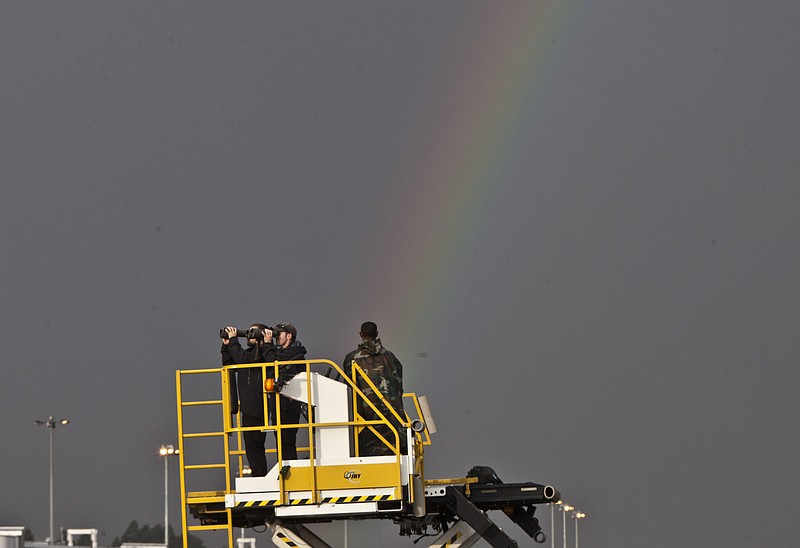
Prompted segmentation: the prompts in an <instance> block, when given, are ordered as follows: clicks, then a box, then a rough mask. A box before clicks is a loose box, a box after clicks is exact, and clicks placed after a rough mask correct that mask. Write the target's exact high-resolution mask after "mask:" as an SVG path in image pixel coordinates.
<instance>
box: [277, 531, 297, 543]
mask: <svg viewBox="0 0 800 548" xmlns="http://www.w3.org/2000/svg"><path fill="white" fill-rule="evenodd" d="M275 536H277V537H278V539H280V540H282V541H283V543H284V544H285V545H286V546H297V545H298V544H297V543H296V542H295V541H293V540H292V539H290V538H289V537H287V536H286V535H284V534H283V533H276V535H275Z"/></svg>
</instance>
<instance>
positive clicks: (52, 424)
mask: <svg viewBox="0 0 800 548" xmlns="http://www.w3.org/2000/svg"><path fill="white" fill-rule="evenodd" d="M59 423H60V424H64V425H67V424H69V420H68V419H61V420H59V421H56V420H55V419H54V418H53V416H52V415H51V416H50V418H48V419H47V420H46V421H41V420H35V421H33V424H35V425H36V426H46V427H47V429H48V430H50V542H49V543H50V544H55V535H54V534H53V483H54V482H53V469H54V467H53V430H55V429H56V425H57V424H59Z"/></svg>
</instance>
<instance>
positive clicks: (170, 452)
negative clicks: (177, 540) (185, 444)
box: [158, 445, 178, 548]
mask: <svg viewBox="0 0 800 548" xmlns="http://www.w3.org/2000/svg"><path fill="white" fill-rule="evenodd" d="M158 454H159V455H161V456H162V457H163V458H164V546H166V547H167V548H169V457H174V456H175V455H177V454H178V450H177V449H175V447H174V446H173V445H162V446H161V447H160V448H159V450H158Z"/></svg>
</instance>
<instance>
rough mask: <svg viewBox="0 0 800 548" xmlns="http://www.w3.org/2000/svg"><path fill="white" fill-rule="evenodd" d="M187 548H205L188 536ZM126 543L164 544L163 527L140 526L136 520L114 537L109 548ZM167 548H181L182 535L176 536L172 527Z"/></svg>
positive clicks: (194, 537) (198, 540)
mask: <svg viewBox="0 0 800 548" xmlns="http://www.w3.org/2000/svg"><path fill="white" fill-rule="evenodd" d="M187 538H188V539H189V544H188V545H189V548H206V546H205V544H203V541H202V540H200V539H199V538H197V537H196V536H194V535H189V536H188V537H187ZM126 542H151V543H155V544H163V543H164V526H163V525H153V526H152V527H150V526H149V525H142V526H141V527H139V523H138V522H137V521H136V520H133V521H131V522H130V523H129V524H128V528H127V529H126V530H125V532H124V533H122V536H121V537H115V538H114V541H113V542H112V543H111V546H122V545H123V544H124V543H126ZM169 548H183V535H181V536H178V535H176V534H175V531H173V530H172V527H170V528H169Z"/></svg>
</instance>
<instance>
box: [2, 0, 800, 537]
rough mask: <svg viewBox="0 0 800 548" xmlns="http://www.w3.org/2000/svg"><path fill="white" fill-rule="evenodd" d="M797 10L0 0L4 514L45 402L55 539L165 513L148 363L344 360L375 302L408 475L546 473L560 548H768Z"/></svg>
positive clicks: (789, 492) (169, 384)
mask: <svg viewBox="0 0 800 548" xmlns="http://www.w3.org/2000/svg"><path fill="white" fill-rule="evenodd" d="M798 27H800V3H798V2H796V1H794V0H786V1H778V0H774V1H773V0H766V1H758V2H756V1H749V2H745V1H741V2H739V1H731V2H717V1H705V2H693V1H671V2H655V1H642V0H638V1H634V0H630V1H616V0H608V1H597V2H580V1H557V0H553V1H542V2H534V1H531V2H488V1H484V2H474V1H469V2H467V1H464V2H360V3H354V2H262V1H257V2H256V1H238V2H208V1H200V2H184V1H176V2H133V1H103V2H100V1H97V2H86V1H72V2H42V1H38V0H21V1H11V0H0V181H2V195H1V196H2V198H1V199H0V341H2V348H3V358H2V378H0V413H1V414H2V419H3V420H2V422H1V423H0V424H2V426H1V428H2V430H1V432H2V436H1V438H2V440H3V449H2V451H0V525H23V526H27V527H29V528H30V529H31V530H32V531H33V533H34V535H35V537H36V539H37V540H43V539H44V538H45V537H46V536H47V534H48V456H47V455H48V453H47V450H48V436H47V431H46V429H44V428H41V427H36V426H34V424H33V420H34V419H46V418H47V417H48V416H49V415H53V416H55V417H56V418H61V417H67V418H69V419H71V421H72V423H71V424H70V425H68V426H65V427H59V428H58V429H56V431H55V451H56V486H55V487H56V527H58V526H64V527H81V528H83V527H94V528H98V529H99V530H100V531H101V537H100V542H101V543H102V544H110V542H111V541H112V540H113V539H114V537H116V536H120V535H121V534H122V533H123V532H124V530H125V528H126V526H127V524H128V522H129V521H130V520H132V519H136V520H138V521H139V523H140V524H145V523H147V524H151V525H154V524H157V523H160V522H161V521H162V519H163V463H162V462H161V461H159V459H158V457H157V453H156V451H157V448H158V447H159V446H160V445H161V444H162V443H176V441H177V439H176V431H177V425H176V413H175V382H174V371H175V370H176V369H187V368H205V367H216V366H217V365H218V364H219V339H218V338H217V332H218V330H219V328H220V327H222V326H224V325H228V324H235V325H239V326H246V325H247V324H249V323H251V322H257V321H261V322H265V323H277V322H292V323H294V324H295V325H297V327H298V330H299V336H298V338H299V340H301V341H302V342H303V343H304V344H305V345H306V347H307V348H308V349H309V356H310V357H314V358H329V359H332V360H337V361H338V360H341V359H342V357H343V356H344V355H345V353H346V352H348V351H349V350H351V349H352V348H354V346H355V345H356V344H357V342H358V338H357V336H356V333H357V331H358V327H359V325H360V323H361V322H363V321H365V320H373V321H375V322H377V324H378V326H379V329H380V333H381V337H382V339H383V342H384V344H385V345H386V346H387V347H388V348H389V349H391V350H393V351H394V352H395V353H396V354H397V356H398V357H399V358H400V360H401V361H402V362H403V364H404V366H405V381H406V389H407V390H410V391H415V392H418V393H421V394H427V395H428V397H429V398H430V399H431V406H432V408H433V411H434V414H435V416H436V419H437V423H438V426H439V429H440V433H439V434H437V435H436V436H435V439H434V444H433V445H432V446H431V447H430V448H429V449H428V451H427V453H426V456H427V458H426V473H427V476H428V477H429V478H441V477H458V476H462V475H464V474H465V473H466V472H467V470H468V469H469V468H470V467H471V466H473V465H476V464H482V465H489V466H492V467H493V468H494V469H495V470H496V471H497V473H498V475H499V476H500V477H501V478H502V479H504V480H505V481H508V482H513V481H534V482H537V483H547V484H552V485H554V486H556V487H557V488H558V489H560V491H561V493H562V495H563V497H564V500H565V501H567V502H568V503H570V504H573V505H575V506H576V507H577V508H578V509H580V510H582V511H584V512H585V513H586V514H587V515H588V517H587V518H586V519H585V520H583V521H582V522H581V524H580V527H581V530H580V539H581V546H584V545H585V546H602V547H610V546H615V547H621V548H633V547H641V546H649V547H683V546H704V547H709V548H718V547H719V548H721V547H726V548H730V547H737V546H740V547H746V546H747V547H749V546H790V545H795V544H796V543H797V540H796V538H797V534H796V531H795V529H796V526H795V525H794V524H793V521H792V519H791V517H792V516H796V515H797V513H798V511H800V504H798V492H800V472H798V466H797V463H798V462H800V441H799V440H798V419H799V418H800V406H799V405H798V392H799V391H800V371H799V370H798V356H800V352H799V351H800V344H798V340H800V337H798V335H799V334H800V332H799V329H800V245H799V244H798V242H799V241H800V238H799V236H800V153H798V150H800V104H799V103H798V97H800V62H798V59H800V33H798V30H797V29H798ZM173 464H174V465H175V464H177V463H173ZM171 479H172V480H173V481H172V494H173V497H172V503H171V523H172V524H173V525H174V526H175V527H178V526H179V523H180V522H179V512H180V501H179V498H178V484H177V467H176V466H173V468H172V476H171ZM540 512H541V513H540V517H541V521H542V524H543V525H544V526H545V529H546V531H548V532H549V512H547V510H546V508H544V507H543V508H542V509H541V510H540ZM496 517H497V519H498V522H500V523H501V524H502V526H503V527H504V528H505V529H506V530H507V531H508V532H509V533H510V534H511V536H513V537H514V538H516V539H517V540H518V541H519V543H520V545H521V546H533V545H534V543H533V541H532V540H531V539H529V538H527V537H526V536H525V534H524V532H523V531H522V530H521V529H519V528H517V527H516V526H515V525H513V524H511V523H510V522H509V521H507V520H506V519H505V518H503V517H502V516H496ZM559 524H560V522H559ZM328 531H332V532H335V533H336V535H338V534H339V532H340V531H341V528H338V529H337V528H329V529H328ZM396 533H397V529H396V528H395V527H393V526H392V525H391V524H390V523H388V522H386V523H377V524H372V525H370V524H366V523H361V522H359V523H355V524H353V525H352V527H351V529H350V534H351V546H370V545H372V543H374V542H375V540H374V539H375V538H376V536H375V535H376V534H380V535H381V537H380V538H381V544H382V545H383V546H385V547H387V548H389V547H395V546H396V547H401V546H412V545H413V544H412V543H411V541H410V540H409V539H408V538H405V537H399V536H396ZM556 534H557V535H558V537H559V539H560V527H559V528H557V529H556ZM571 534H572V528H571V527H570V535H571ZM258 538H259V546H266V545H268V541H267V537H266V535H263V534H262V535H260V536H259V537H258ZM570 538H571V537H570ZM328 540H329V541H330V542H332V543H333V544H337V543H338V542H339V541H338V540H337V537H334V538H329V539H328ZM571 542H572V541H571V540H570V543H571ZM217 544H218V543H216V542H207V545H208V546H209V548H211V546H216V545H217ZM548 544H549V543H548ZM482 545H485V544H482Z"/></svg>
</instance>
